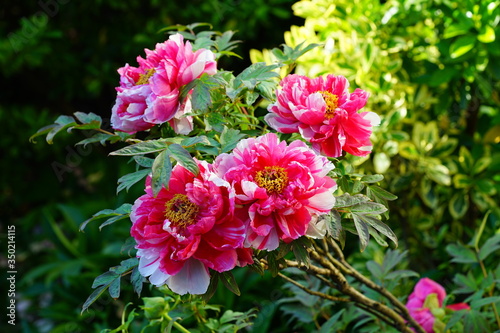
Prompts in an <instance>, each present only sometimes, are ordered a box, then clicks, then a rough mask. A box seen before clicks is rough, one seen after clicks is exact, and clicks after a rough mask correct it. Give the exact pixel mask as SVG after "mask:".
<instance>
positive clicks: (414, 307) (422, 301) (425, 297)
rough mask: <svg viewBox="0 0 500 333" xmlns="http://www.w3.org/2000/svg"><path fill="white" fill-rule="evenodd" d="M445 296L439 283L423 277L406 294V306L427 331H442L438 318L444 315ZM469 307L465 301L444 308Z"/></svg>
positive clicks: (441, 324)
mask: <svg viewBox="0 0 500 333" xmlns="http://www.w3.org/2000/svg"><path fill="white" fill-rule="evenodd" d="M445 297H446V291H445V290H444V288H443V287H442V286H441V285H440V284H439V283H437V282H435V281H433V280H431V279H429V278H423V279H420V281H418V282H417V284H416V285H415V288H414V289H413V292H412V293H411V294H410V296H408V302H407V303H406V307H407V308H408V311H409V312H410V315H411V316H412V317H413V318H414V319H415V320H416V321H417V323H419V325H420V326H422V328H423V329H424V330H425V331H426V332H427V333H437V332H443V331H444V328H445V325H444V323H443V322H442V321H441V320H440V319H442V318H443V317H444V315H445V309H443V308H442V307H443V301H444V299H445ZM469 308H470V307H469V305H467V304H465V303H457V304H451V305H447V306H446V309H449V310H452V311H458V310H462V309H469Z"/></svg>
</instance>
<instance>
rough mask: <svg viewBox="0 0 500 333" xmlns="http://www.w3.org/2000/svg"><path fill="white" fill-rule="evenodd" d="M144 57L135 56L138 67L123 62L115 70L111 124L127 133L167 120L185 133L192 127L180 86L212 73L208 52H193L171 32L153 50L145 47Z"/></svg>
mask: <svg viewBox="0 0 500 333" xmlns="http://www.w3.org/2000/svg"><path fill="white" fill-rule="evenodd" d="M145 52H146V59H144V58H142V57H140V56H139V57H137V62H138V63H139V67H132V66H129V65H128V64H126V65H125V66H124V67H122V68H120V69H118V73H119V74H120V86H119V87H117V88H116V90H117V91H118V94H117V98H116V102H115V105H114V106H113V109H112V116H111V125H112V127H113V128H114V129H116V130H119V131H123V132H127V133H130V134H133V133H136V132H138V131H143V130H147V129H149V128H151V127H153V126H155V125H156V124H162V123H165V122H167V121H168V122H169V123H170V125H171V126H172V127H173V128H174V131H175V132H176V133H179V134H188V133H189V132H191V130H192V128H193V121H192V119H191V117H189V116H184V115H185V114H186V113H188V112H190V111H191V101H190V97H189V96H187V97H186V98H184V99H182V100H181V99H180V88H181V87H182V86H184V85H186V84H188V83H189V82H191V81H193V80H194V79H196V78H198V77H200V76H201V75H202V74H203V73H207V74H215V72H216V68H217V64H216V62H215V55H214V53H213V52H212V51H210V50H206V49H199V50H197V51H196V52H193V50H192V46H191V44H190V43H189V42H186V43H184V41H183V37H182V35H181V34H175V35H172V36H170V38H169V39H168V40H167V41H166V42H164V43H161V44H157V45H156V48H155V50H154V51H151V50H147V49H146V50H145Z"/></svg>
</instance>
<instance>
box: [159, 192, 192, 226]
mask: <svg viewBox="0 0 500 333" xmlns="http://www.w3.org/2000/svg"><path fill="white" fill-rule="evenodd" d="M198 211H199V208H198V206H196V204H194V203H192V202H191V201H190V200H189V199H188V197H187V196H186V195H184V194H176V195H174V197H173V198H172V199H170V200H169V201H168V202H167V203H166V204H165V217H166V218H167V219H168V220H169V221H170V222H171V223H172V225H174V226H176V227H179V228H185V227H187V226H189V225H191V224H193V223H194V222H195V221H196V216H197V215H198Z"/></svg>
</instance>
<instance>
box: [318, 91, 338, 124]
mask: <svg viewBox="0 0 500 333" xmlns="http://www.w3.org/2000/svg"><path fill="white" fill-rule="evenodd" d="M319 93H320V94H321V95H322V96H323V99H324V100H325V103H326V110H325V118H326V119H330V118H333V117H334V116H335V109H336V108H337V107H338V106H339V97H338V96H337V95H334V94H332V93H331V92H329V91H319Z"/></svg>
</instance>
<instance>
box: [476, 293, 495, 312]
mask: <svg viewBox="0 0 500 333" xmlns="http://www.w3.org/2000/svg"><path fill="white" fill-rule="evenodd" d="M497 302H500V296H492V297H485V298H482V299H477V300H474V301H472V302H471V304H470V307H471V308H472V309H478V310H479V309H480V308H481V307H483V306H485V305H488V304H492V303H497Z"/></svg>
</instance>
